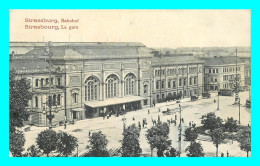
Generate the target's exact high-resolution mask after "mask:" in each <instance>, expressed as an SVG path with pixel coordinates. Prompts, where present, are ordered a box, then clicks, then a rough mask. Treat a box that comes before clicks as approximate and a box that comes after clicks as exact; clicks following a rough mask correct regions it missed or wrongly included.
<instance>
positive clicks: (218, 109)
mask: <svg viewBox="0 0 260 166" xmlns="http://www.w3.org/2000/svg"><path fill="white" fill-rule="evenodd" d="M217 110H219V91H218V107H217Z"/></svg>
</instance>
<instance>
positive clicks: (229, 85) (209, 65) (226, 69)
mask: <svg viewBox="0 0 260 166" xmlns="http://www.w3.org/2000/svg"><path fill="white" fill-rule="evenodd" d="M244 68H245V64H244V62H243V61H242V60H241V59H240V58H239V57H237V58H236V57H235V56H227V57H217V56H215V57H213V58H206V59H205V65H204V91H206V92H208V91H218V90H220V89H233V90H234V89H235V87H236V74H237V76H238V77H237V79H238V80H237V84H238V86H239V87H243V86H245V69H244ZM236 70H237V71H236Z"/></svg>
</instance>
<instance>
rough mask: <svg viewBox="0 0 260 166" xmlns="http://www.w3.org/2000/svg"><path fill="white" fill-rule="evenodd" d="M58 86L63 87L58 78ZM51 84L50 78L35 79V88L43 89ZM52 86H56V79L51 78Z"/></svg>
mask: <svg viewBox="0 0 260 166" xmlns="http://www.w3.org/2000/svg"><path fill="white" fill-rule="evenodd" d="M56 80H57V82H56V83H57V86H60V85H61V78H57V79H56ZM49 83H50V78H41V79H35V87H40V86H41V87H42V86H45V85H48V84H49ZM51 84H52V85H54V78H53V77H52V78H51Z"/></svg>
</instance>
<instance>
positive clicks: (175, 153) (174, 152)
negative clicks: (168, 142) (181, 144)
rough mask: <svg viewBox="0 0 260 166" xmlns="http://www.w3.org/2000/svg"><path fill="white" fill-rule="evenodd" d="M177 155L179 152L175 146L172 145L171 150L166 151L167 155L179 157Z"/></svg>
mask: <svg viewBox="0 0 260 166" xmlns="http://www.w3.org/2000/svg"><path fill="white" fill-rule="evenodd" d="M177 156H179V152H178V150H176V149H175V148H174V147H171V148H170V149H169V150H167V151H166V152H165V157H177Z"/></svg>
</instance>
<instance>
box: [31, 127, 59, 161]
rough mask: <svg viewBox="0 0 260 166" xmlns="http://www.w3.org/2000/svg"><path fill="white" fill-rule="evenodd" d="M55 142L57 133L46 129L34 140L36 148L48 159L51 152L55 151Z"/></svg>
mask: <svg viewBox="0 0 260 166" xmlns="http://www.w3.org/2000/svg"><path fill="white" fill-rule="evenodd" d="M57 141H58V137H57V133H56V132H55V131H54V130H52V129H46V130H44V131H42V132H40V133H39V134H38V137H37V138H36V143H37V145H38V147H39V148H40V149H41V150H42V151H43V153H44V154H46V155H47V157H49V153H50V152H51V151H54V150H56V146H57Z"/></svg>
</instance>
